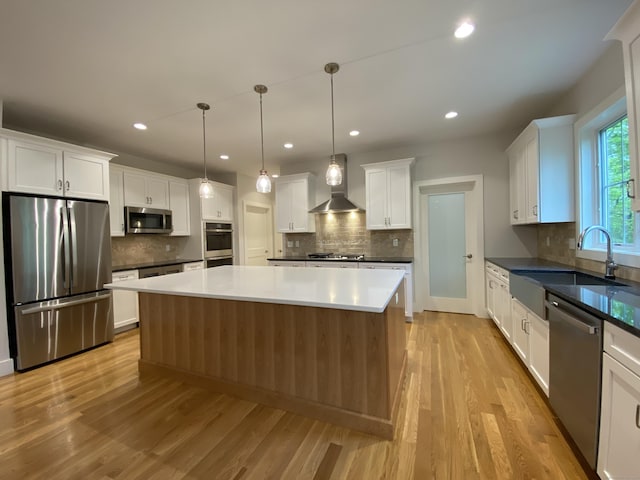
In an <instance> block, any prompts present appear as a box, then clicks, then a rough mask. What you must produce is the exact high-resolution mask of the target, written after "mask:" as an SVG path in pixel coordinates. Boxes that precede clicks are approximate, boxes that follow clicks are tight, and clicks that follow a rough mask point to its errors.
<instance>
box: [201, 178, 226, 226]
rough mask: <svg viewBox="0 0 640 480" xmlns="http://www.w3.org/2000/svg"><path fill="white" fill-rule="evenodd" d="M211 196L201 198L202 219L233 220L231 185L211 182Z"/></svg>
mask: <svg viewBox="0 0 640 480" xmlns="http://www.w3.org/2000/svg"><path fill="white" fill-rule="evenodd" d="M211 185H212V187H213V196H212V197H211V198H203V199H201V205H202V219H203V220H212V221H217V222H233V187H232V186H230V185H224V184H222V183H217V182H211Z"/></svg>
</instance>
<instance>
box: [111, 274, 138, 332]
mask: <svg viewBox="0 0 640 480" xmlns="http://www.w3.org/2000/svg"><path fill="white" fill-rule="evenodd" d="M137 279H138V270H127V271H122V272H115V273H114V274H113V275H112V279H111V281H112V282H113V283H117V282H124V281H125V280H137ZM112 293H113V327H114V329H116V331H117V329H121V328H123V327H126V326H128V325H133V324H135V323H137V322H138V294H137V293H136V292H130V291H127V290H113V292H112Z"/></svg>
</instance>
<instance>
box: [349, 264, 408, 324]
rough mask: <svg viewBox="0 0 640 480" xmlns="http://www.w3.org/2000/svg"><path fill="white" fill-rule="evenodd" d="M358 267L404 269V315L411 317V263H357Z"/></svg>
mask: <svg viewBox="0 0 640 480" xmlns="http://www.w3.org/2000/svg"><path fill="white" fill-rule="evenodd" d="M358 268H372V269H375V270H404V315H405V317H408V318H413V264H411V263H374V262H371V263H367V262H363V263H359V264H358Z"/></svg>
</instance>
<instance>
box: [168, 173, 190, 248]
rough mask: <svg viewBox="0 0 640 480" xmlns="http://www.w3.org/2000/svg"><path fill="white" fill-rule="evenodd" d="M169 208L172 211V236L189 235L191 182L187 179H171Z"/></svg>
mask: <svg viewBox="0 0 640 480" xmlns="http://www.w3.org/2000/svg"><path fill="white" fill-rule="evenodd" d="M169 209H170V210H171V213H172V219H173V231H172V232H171V235H172V236H187V235H190V233H191V228H190V224H191V219H190V212H189V183H188V182H187V180H183V179H178V178H176V179H174V180H169Z"/></svg>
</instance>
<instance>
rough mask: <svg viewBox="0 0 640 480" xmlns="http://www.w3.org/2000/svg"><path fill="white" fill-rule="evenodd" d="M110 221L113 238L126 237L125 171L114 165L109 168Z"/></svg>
mask: <svg viewBox="0 0 640 480" xmlns="http://www.w3.org/2000/svg"><path fill="white" fill-rule="evenodd" d="M109 190H110V194H109V219H110V222H111V236H112V237H123V236H124V178H123V171H122V169H120V168H118V167H114V166H113V165H111V166H110V168H109Z"/></svg>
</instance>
